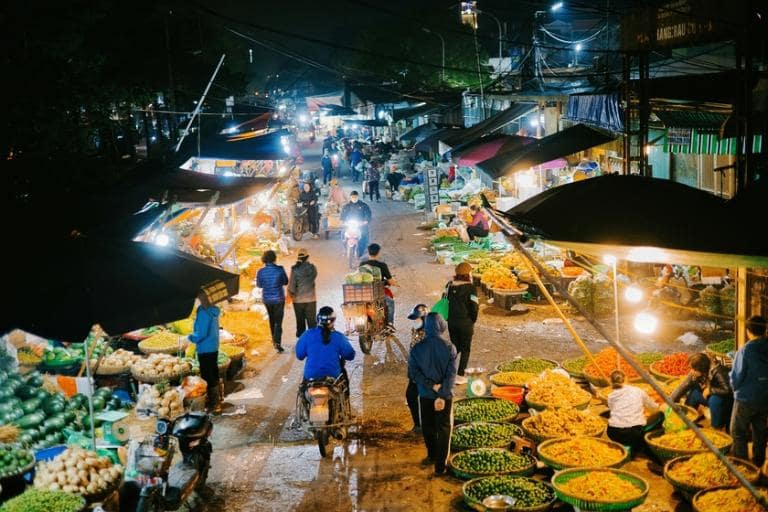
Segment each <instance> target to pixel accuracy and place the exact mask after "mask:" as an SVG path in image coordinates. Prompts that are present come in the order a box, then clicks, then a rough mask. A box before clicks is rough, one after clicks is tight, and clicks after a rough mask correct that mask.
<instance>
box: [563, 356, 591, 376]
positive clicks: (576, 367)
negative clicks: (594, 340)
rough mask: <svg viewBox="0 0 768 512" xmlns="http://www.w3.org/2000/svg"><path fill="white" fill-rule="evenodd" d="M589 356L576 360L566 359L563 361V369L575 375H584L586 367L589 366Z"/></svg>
mask: <svg viewBox="0 0 768 512" xmlns="http://www.w3.org/2000/svg"><path fill="white" fill-rule="evenodd" d="M588 362H589V361H587V356H582V357H579V358H576V359H566V360H565V361H563V364H562V367H563V368H564V369H565V371H567V372H568V373H571V374H573V375H580V374H583V373H584V367H585V366H587V363H588Z"/></svg>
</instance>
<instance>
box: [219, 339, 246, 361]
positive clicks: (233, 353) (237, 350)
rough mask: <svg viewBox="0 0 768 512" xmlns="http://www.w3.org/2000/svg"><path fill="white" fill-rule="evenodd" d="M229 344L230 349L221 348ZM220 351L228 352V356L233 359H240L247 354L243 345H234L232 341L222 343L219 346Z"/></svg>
mask: <svg viewBox="0 0 768 512" xmlns="http://www.w3.org/2000/svg"><path fill="white" fill-rule="evenodd" d="M226 345H228V346H229V348H228V351H226V352H225V351H224V350H221V349H222V348H223V347H224V346H226ZM219 352H224V353H225V354H227V357H229V359H230V360H232V361H240V360H241V359H242V358H243V357H244V356H245V349H244V348H243V347H239V346H237V345H232V344H230V343H222V344H221V346H220V347H219Z"/></svg>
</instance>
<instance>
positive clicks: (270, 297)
mask: <svg viewBox="0 0 768 512" xmlns="http://www.w3.org/2000/svg"><path fill="white" fill-rule="evenodd" d="M287 284H288V275H287V274H286V273H285V269H284V268H283V267H281V266H280V265H275V264H274V263H267V264H266V265H265V266H264V267H262V268H260V269H259V271H258V272H256V286H258V287H259V288H261V290H262V293H261V301H262V302H263V303H264V304H280V303H281V302H285V290H284V289H283V286H285V285H287Z"/></svg>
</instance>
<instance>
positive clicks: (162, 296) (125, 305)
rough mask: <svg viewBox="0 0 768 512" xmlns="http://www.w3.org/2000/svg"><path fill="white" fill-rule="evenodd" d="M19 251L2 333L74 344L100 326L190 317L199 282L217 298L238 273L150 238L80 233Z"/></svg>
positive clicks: (124, 328) (127, 327) (228, 291)
mask: <svg viewBox="0 0 768 512" xmlns="http://www.w3.org/2000/svg"><path fill="white" fill-rule="evenodd" d="M25 250H26V252H25V257H24V258H23V259H19V260H18V261H17V262H16V264H15V266H14V268H13V269H12V271H8V272H7V273H6V274H7V275H6V280H5V289H6V293H7V297H8V298H11V299H13V300H11V301H9V304H8V306H6V307H5V308H4V309H5V310H4V312H3V315H2V321H0V330H2V331H3V332H7V331H9V330H11V329H13V328H19V329H23V330H25V331H28V332H31V333H34V334H37V335H39V336H43V337H46V338H52V339H58V340H65V341H80V340H83V339H85V338H86V336H87V335H88V333H89V332H90V330H91V328H92V327H93V326H94V325H95V324H99V325H101V327H102V328H103V329H104V330H105V331H106V332H108V333H111V334H120V333H124V332H128V331H131V330H134V329H138V328H141V327H147V326H151V325H157V324H162V323H167V322H172V321H174V320H178V319H180V318H185V317H187V316H189V314H190V312H191V311H192V307H193V304H194V301H195V298H196V297H197V294H198V292H199V291H200V289H201V287H203V286H207V285H212V284H214V285H217V286H219V287H220V289H221V297H222V298H224V299H225V298H228V297H231V296H232V295H235V294H236V293H237V292H238V287H239V276H238V275H237V274H232V273H229V272H225V271H223V270H221V269H219V268H216V267H213V266H211V265H208V264H207V263H205V262H204V261H202V260H200V259H198V258H195V257H193V256H190V255H188V254H185V253H182V252H180V251H176V250H172V249H168V248H164V247H158V246H156V245H153V244H149V243H143V242H131V241H125V240H107V239H99V238H92V237H87V236H81V237H74V238H69V239H66V240H64V241H60V242H58V243H52V244H46V243H42V242H39V245H38V246H37V247H26V248H25Z"/></svg>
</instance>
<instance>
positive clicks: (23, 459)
mask: <svg viewBox="0 0 768 512" xmlns="http://www.w3.org/2000/svg"><path fill="white" fill-rule="evenodd" d="M34 467H35V455H34V454H33V453H32V452H31V451H30V450H27V449H26V448H23V447H21V446H19V445H16V444H0V481H3V480H6V479H9V478H14V477H19V476H21V475H23V474H24V473H26V472H27V471H30V470H32V468H34Z"/></svg>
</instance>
